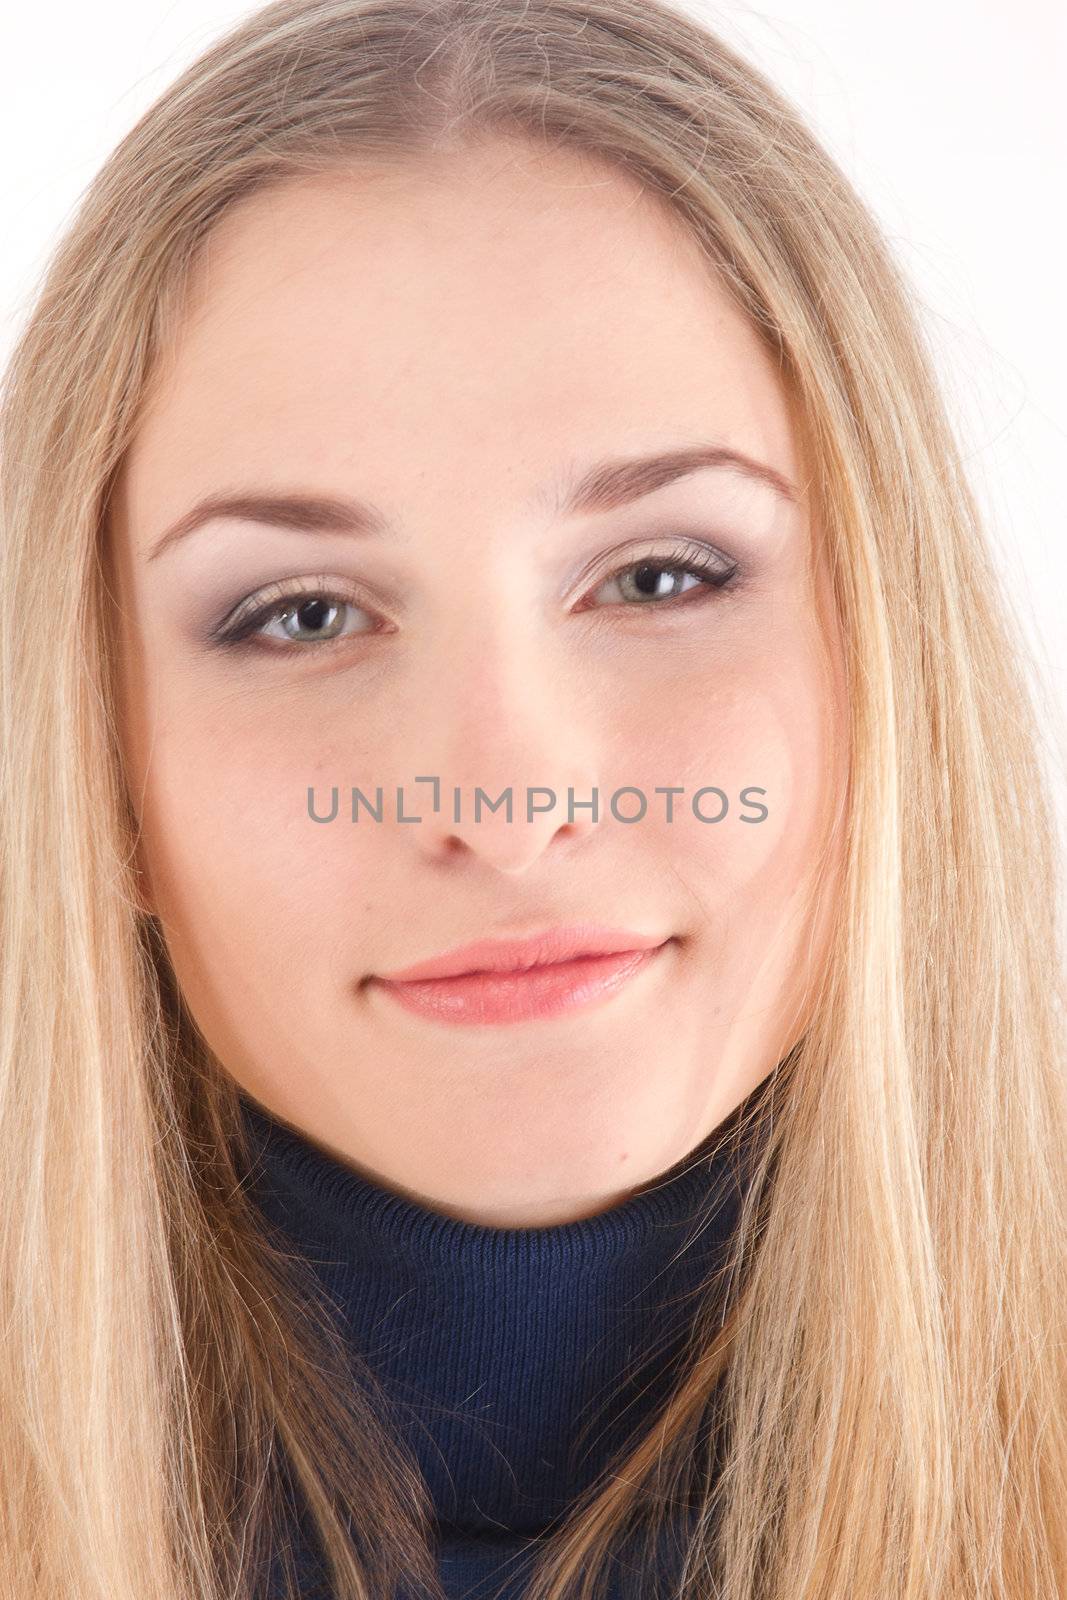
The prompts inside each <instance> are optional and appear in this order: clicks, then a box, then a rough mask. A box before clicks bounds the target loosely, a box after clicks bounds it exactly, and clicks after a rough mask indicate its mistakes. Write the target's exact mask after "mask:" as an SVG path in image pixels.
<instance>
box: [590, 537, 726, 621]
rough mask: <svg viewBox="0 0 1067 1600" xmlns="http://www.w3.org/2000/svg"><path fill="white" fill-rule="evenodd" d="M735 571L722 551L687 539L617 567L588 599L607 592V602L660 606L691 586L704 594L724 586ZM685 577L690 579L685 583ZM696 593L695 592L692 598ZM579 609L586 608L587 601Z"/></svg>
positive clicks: (631, 608)
mask: <svg viewBox="0 0 1067 1600" xmlns="http://www.w3.org/2000/svg"><path fill="white" fill-rule="evenodd" d="M738 571H739V566H738V563H737V562H736V561H734V560H732V559H731V558H730V557H729V556H727V555H724V554H723V553H722V551H720V550H716V549H715V548H714V547H713V546H712V545H707V544H702V543H701V542H700V541H699V540H695V539H687V540H683V541H682V542H681V543H680V544H677V545H675V547H674V548H673V549H671V550H669V551H666V552H664V553H662V554H659V553H652V554H649V555H644V556H641V557H640V558H639V559H638V560H636V561H631V562H628V563H627V565H626V566H624V567H617V568H616V569H615V571H614V572H612V573H611V574H610V575H609V576H608V577H607V578H606V579H605V580H604V582H603V583H602V584H600V585H599V586H598V587H597V588H596V590H594V591H593V594H592V596H591V599H592V601H593V602H595V601H596V598H597V596H598V595H600V596H603V595H604V594H605V592H607V593H608V595H609V598H608V599H607V600H606V601H605V602H604V603H606V604H608V605H612V604H622V605H623V606H624V607H625V608H627V609H630V610H633V609H635V608H636V607H641V606H650V607H651V608H652V609H653V610H662V609H663V603H664V601H672V600H676V599H678V598H679V597H680V596H681V595H683V594H686V593H690V592H692V591H693V590H694V589H696V590H698V591H701V592H702V593H705V594H706V592H707V591H708V590H709V589H712V590H714V589H725V588H726V587H727V586H728V585H729V584H730V583H732V582H733V581H734V579H735V577H736V575H737V573H738ZM686 579H690V580H691V582H690V583H689V584H688V585H686V584H685V580H686ZM612 590H614V594H611V591H612ZM699 597H700V596H699V595H694V599H696V598H699ZM687 603H688V602H687ZM578 609H580V610H585V609H586V602H583V604H582V606H581V607H579V608H578Z"/></svg>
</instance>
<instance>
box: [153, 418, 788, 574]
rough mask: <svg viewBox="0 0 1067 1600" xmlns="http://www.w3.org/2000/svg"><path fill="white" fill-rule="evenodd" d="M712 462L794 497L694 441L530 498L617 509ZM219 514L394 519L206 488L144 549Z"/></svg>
mask: <svg viewBox="0 0 1067 1600" xmlns="http://www.w3.org/2000/svg"><path fill="white" fill-rule="evenodd" d="M711 467H716V468H722V469H726V470H728V471H731V472H735V473H740V474H741V475H742V476H743V477H745V478H747V479H749V480H750V481H751V482H755V483H759V484H762V485H763V486H764V487H765V488H770V489H772V490H773V491H774V493H775V494H776V495H777V496H778V497H779V498H780V499H783V500H786V501H789V502H790V503H795V502H796V501H797V500H799V498H800V496H799V491H798V490H797V488H796V485H795V484H793V483H792V482H791V481H790V480H789V479H788V478H787V477H785V475H784V474H783V473H781V472H778V471H776V469H775V468H774V467H770V466H767V465H765V464H764V463H763V462H760V461H754V460H753V459H752V457H751V456H747V455H745V454H743V453H742V452H741V451H739V450H732V449H730V448H729V447H728V446H726V445H720V444H698V445H689V446H685V447H683V448H681V449H677V450H668V451H659V452H656V453H654V454H651V455H647V454H646V455H638V456H612V457H609V458H607V459H606V460H604V461H598V462H595V463H594V464H593V465H592V466H591V467H587V468H586V469H585V470H584V471H583V472H582V473H581V474H580V475H579V476H577V477H574V476H572V477H571V478H569V479H567V480H565V481H564V482H563V483H561V484H557V485H556V486H555V489H554V494H553V493H548V494H546V493H545V492H544V491H542V492H541V493H540V494H539V495H536V496H535V497H534V501H533V506H534V508H535V509H538V510H545V509H549V510H551V512H552V514H553V515H555V516H580V515H585V514H590V513H591V514H597V513H603V512H606V511H616V510H618V509H619V507H620V506H624V505H629V504H630V503H631V502H632V501H634V500H640V499H642V498H643V496H645V495H648V494H653V493H654V492H655V491H656V490H657V489H662V488H664V487H665V486H666V485H667V484H669V483H674V482H676V481H677V480H678V479H680V478H686V477H689V475H690V474H691V473H694V472H701V471H704V470H706V469H708V468H711ZM220 520H236V521H241V522H259V523H263V524H265V525H267V526H269V527H275V528H288V529H291V530H293V531H295V532H298V533H340V534H348V535H353V534H361V535H389V534H391V533H393V532H395V528H394V525H393V524H392V523H391V522H390V520H389V518H388V517H387V516H386V515H385V513H384V512H383V511H382V510H380V509H379V507H377V506H375V505H372V504H371V503H370V502H369V501H365V500H355V499H349V498H346V497H342V496H337V495H321V494H299V493H291V494H290V493H279V492H273V493H259V492H256V491H254V490H244V491H239V492H237V493H234V494H228V493H215V494H208V495H205V496H204V497H203V499H200V500H198V501H197V502H196V504H195V505H193V506H192V507H190V509H189V510H188V511H186V512H185V513H184V514H183V515H182V516H180V517H179V518H178V520H177V521H176V522H174V523H172V525H171V526H170V527H169V528H168V529H167V530H166V532H165V533H163V534H162V535H161V536H160V538H159V539H157V540H156V542H155V544H154V545H153V546H152V549H151V551H150V552H149V555H148V560H149V561H155V560H156V559H157V557H159V556H161V555H162V554H163V552H164V551H165V550H167V549H169V548H170V547H171V546H172V545H174V544H176V543H177V542H178V541H179V540H180V539H184V538H186V537H187V536H188V535H189V534H190V533H194V532H195V531H196V530H197V529H198V528H202V527H203V526H204V524H205V523H208V522H217V521H220Z"/></svg>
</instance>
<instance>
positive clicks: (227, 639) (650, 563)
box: [208, 540, 741, 655]
mask: <svg viewBox="0 0 1067 1600" xmlns="http://www.w3.org/2000/svg"><path fill="white" fill-rule="evenodd" d="M724 563H726V565H725V566H724ZM641 567H649V568H652V569H653V570H654V571H658V572H676V573H682V574H684V575H685V576H687V577H695V578H702V579H703V580H704V583H705V591H704V595H703V596H702V597H701V598H702V599H703V598H707V597H708V592H709V591H710V593H712V594H715V593H722V592H723V591H724V590H726V589H730V588H737V587H738V586H739V582H740V576H739V575H740V573H741V568H740V564H739V563H738V562H737V561H734V560H732V559H731V558H730V557H727V556H724V555H722V554H721V552H719V551H717V550H715V549H714V548H713V547H712V546H711V545H706V544H702V543H700V542H699V541H696V540H683V541H682V542H681V543H680V544H679V545H677V546H676V547H675V548H674V549H673V550H671V551H669V552H668V553H667V554H665V555H659V554H650V555H642V556H638V557H637V558H636V559H635V560H633V561H628V562H626V563H625V564H624V565H623V566H621V567H615V568H614V569H613V570H612V571H611V572H608V573H605V574H604V576H603V577H601V578H598V579H597V580H596V583H595V586H594V592H595V590H596V589H599V588H601V587H602V586H603V585H604V584H605V583H610V582H611V581H612V580H613V579H618V578H620V577H623V576H625V575H626V574H628V573H632V572H635V571H637V570H638V569H639V568H641ZM306 582H307V584H308V587H306V588H303V587H302V588H293V587H291V586H289V584H288V580H286V581H285V582H283V583H277V584H271V585H269V586H268V588H267V589H265V590H264V591H263V594H264V595H265V596H266V598H265V599H263V600H262V601H261V603H260V604H259V605H257V606H255V608H254V609H253V610H252V611H251V612H246V614H245V615H243V616H242V614H241V613H242V612H245V611H246V607H247V604H248V602H246V601H242V602H241V604H240V605H239V606H238V607H237V608H236V610H235V611H234V612H230V613H228V616H236V619H237V620H236V621H233V622H228V621H227V620H226V618H224V619H223V621H222V622H221V623H219V624H218V626H217V627H215V628H213V629H212V630H211V632H210V634H209V636H208V643H209V644H210V645H212V646H213V647H214V648H216V649H219V650H237V649H241V648H250V649H262V650H267V651H271V652H275V651H276V652H279V653H280V654H282V655H289V654H292V653H294V652H298V651H304V652H307V651H308V650H314V649H319V650H323V649H327V648H329V646H330V645H343V644H345V643H346V642H347V641H348V640H349V639H352V638H355V637H359V636H360V635H361V634H362V635H366V636H368V637H369V636H371V635H373V634H375V633H380V632H381V631H382V630H381V629H380V628H360V629H357V631H356V633H355V634H338V635H334V636H333V637H331V638H328V639H325V640H323V641H321V642H319V643H316V641H315V640H313V639H312V640H305V641H303V642H302V641H300V640H297V639H292V640H289V641H287V642H284V641H282V640H271V641H270V642H269V643H268V642H262V643H261V642H260V641H259V640H258V639H257V638H256V637H255V636H256V634H257V633H258V632H259V630H260V628H262V627H263V626H264V625H265V624H266V623H268V622H271V621H273V620H274V618H275V617H279V616H282V615H283V614H285V613H286V612H292V611H294V610H296V609H297V608H298V607H300V606H302V605H306V604H307V603H308V602H309V601H311V600H324V601H326V602H327V604H329V605H352V606H354V607H355V608H356V609H357V610H363V609H364V608H363V607H362V606H360V605H359V603H358V601H357V600H355V599H354V598H353V596H352V595H350V594H343V593H340V592H339V591H338V590H337V588H336V580H335V579H332V578H328V577H326V576H318V577H313V578H309V579H307V580H306ZM312 585H318V587H312ZM692 603H693V601H692V600H687V599H685V597H684V595H683V596H678V595H672V596H669V597H667V598H666V599H665V600H656V599H650V600H646V601H618V602H615V603H614V604H615V605H617V606H618V607H619V608H620V609H621V610H623V611H644V610H649V611H663V610H664V609H670V610H673V609H675V608H676V607H677V606H678V605H679V604H681V605H690V604H692ZM698 603H699V602H698ZM609 604H610V602H609ZM579 609H585V607H581V608H579ZM594 609H597V610H600V609H603V608H602V607H595V608H594Z"/></svg>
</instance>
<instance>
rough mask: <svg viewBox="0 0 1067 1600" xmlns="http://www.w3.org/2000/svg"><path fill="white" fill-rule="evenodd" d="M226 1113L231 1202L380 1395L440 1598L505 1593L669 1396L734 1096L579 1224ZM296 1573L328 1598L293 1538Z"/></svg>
mask: <svg viewBox="0 0 1067 1600" xmlns="http://www.w3.org/2000/svg"><path fill="white" fill-rule="evenodd" d="M753 1097H754V1096H753ZM240 1101H241V1112H242V1116H243V1117H244V1118H245V1119H246V1123H247V1127H248V1129H249V1133H250V1135H251V1139H252V1144H253V1148H254V1150H255V1151H256V1159H255V1160H254V1162H253V1167H252V1171H251V1174H250V1175H249V1185H248V1187H249V1193H250V1194H251V1196H252V1197H253V1199H254V1201H255V1203H256V1204H257V1205H258V1206H259V1207H260V1208H261V1210H262V1212H263V1214H264V1215H265V1217H266V1218H267V1220H268V1221H269V1222H271V1223H273V1224H274V1225H275V1226H276V1227H277V1228H279V1229H280V1230H281V1231H282V1232H283V1234H284V1235H285V1240H286V1243H287V1246H288V1247H289V1248H291V1249H293V1250H295V1251H297V1252H299V1253H300V1254H301V1255H302V1256H303V1257H304V1258H305V1259H306V1260H307V1261H308V1262H309V1263H310V1264H311V1265H312V1267H313V1269H314V1271H315V1273H316V1275H317V1276H318V1277H319V1278H320V1280H321V1281H322V1283H323V1285H324V1287H325V1289H326V1291H327V1293H328V1295H329V1297H330V1299H331V1300H332V1301H333V1302H334V1304H335V1305H336V1306H337V1308H338V1314H339V1318H340V1322H341V1326H342V1329H343V1332H344V1336H345V1338H346V1340H347V1341H351V1346H352V1348H353V1349H354V1350H355V1351H357V1352H358V1354H359V1356H360V1357H362V1358H363V1359H364V1360H365V1361H366V1362H367V1363H369V1365H370V1367H371V1369H372V1370H373V1372H374V1374H375V1376H376V1377H377V1378H378V1379H379V1380H380V1382H381V1383H382V1384H383V1385H384V1388H385V1390H386V1392H387V1394H388V1396H389V1399H390V1401H391V1402H392V1404H393V1407H394V1408H395V1413H396V1417H397V1418H398V1419H399V1426H400V1429H401V1432H402V1434H403V1438H404V1442H405V1443H406V1445H407V1447H408V1449H409V1450H410V1451H411V1453H412V1454H413V1455H414V1457H415V1459H416V1461H417V1462H418V1465H419V1468H420V1470H421V1473H422V1475H423V1478H424V1479H425V1481H426V1484H427V1486H428V1488H429V1491H430V1494H431V1496H432V1501H433V1505H434V1508H435V1513H436V1520H437V1528H438V1532H439V1570H440V1574H441V1580H442V1584H443V1587H444V1590H445V1593H446V1594H447V1595H448V1596H449V1597H450V1600H453V1597H454V1600H460V1597H463V1600H489V1597H490V1596H493V1595H495V1596H497V1597H498V1600H519V1597H520V1596H521V1595H522V1594H523V1590H524V1582H523V1580H524V1574H525V1573H526V1571H527V1569H528V1564H529V1562H530V1560H531V1559H532V1556H533V1553H534V1541H535V1540H536V1539H537V1537H538V1536H544V1535H546V1534H547V1533H548V1532H549V1531H550V1529H551V1525H552V1524H553V1523H554V1522H555V1521H556V1520H557V1519H558V1518H559V1517H560V1516H561V1515H562V1514H563V1513H564V1512H566V1510H567V1509H568V1507H569V1506H570V1505H571V1502H572V1501H573V1500H574V1497H575V1496H576V1495H578V1494H580V1493H581V1492H582V1491H584V1490H585V1489H586V1488H587V1487H588V1486H589V1485H590V1484H591V1483H593V1481H594V1480H595V1479H597V1478H598V1477H600V1476H601V1474H602V1473H603V1471H604V1469H605V1468H606V1467H607V1466H608V1465H609V1463H610V1462H611V1461H612V1460H613V1458H614V1457H615V1455H616V1452H617V1451H619V1450H620V1449H621V1448H622V1447H623V1446H624V1445H625V1444H626V1443H627V1442H628V1441H633V1440H634V1439H635V1438H636V1435H637V1434H638V1433H639V1432H640V1431H641V1429H642V1428H643V1427H645V1426H647V1425H648V1424H649V1423H650V1421H651V1420H652V1418H653V1415H654V1413H655V1412H656V1410H657V1408H658V1407H659V1406H660V1405H661V1404H662V1402H663V1401H664V1400H665V1398H666V1396H667V1394H668V1392H669V1388H670V1384H671V1378H672V1363H673V1362H674V1361H675V1359H676V1357H677V1356H678V1354H679V1352H680V1349H681V1345H682V1341H683V1339H684V1336H685V1333H686V1330H687V1329H688V1327H689V1326H690V1323H691V1319H692V1317H693V1316H694V1315H695V1312H696V1308H697V1305H698V1303H699V1297H700V1292H701V1289H702V1286H704V1285H705V1284H707V1283H708V1282H709V1281H711V1279H712V1276H713V1274H715V1272H716V1270H717V1269H718V1268H719V1267H720V1266H721V1265H722V1263H723V1260H724V1255H725V1250H726V1247H727V1244H728V1242H729V1240H730V1238H731V1234H732V1231H733V1229H734V1227H735V1226H736V1221H737V1215H738V1210H739V1206H740V1200H741V1196H742V1193H743V1185H744V1181H745V1172H746V1170H747V1168H748V1161H749V1155H748V1154H746V1148H747V1149H748V1150H750V1148H751V1138H749V1139H748V1144H747V1147H746V1146H745V1145H742V1147H741V1152H740V1156H739V1153H738V1150H737V1148H735V1147H733V1145H732V1142H731V1141H727V1140H726V1138H725V1136H726V1134H727V1133H728V1132H729V1131H731V1130H732V1128H733V1125H734V1123H735V1121H736V1119H738V1118H740V1117H741V1116H742V1115H743V1114H744V1112H745V1110H746V1107H747V1105H748V1102H747V1101H745V1102H742V1104H741V1105H740V1106H739V1107H737V1108H735V1110H734V1112H732V1113H731V1114H730V1116H729V1117H728V1118H727V1119H726V1122H725V1123H723V1124H720V1126H719V1127H718V1128H717V1129H715V1130H714V1131H713V1132H712V1133H711V1134H710V1135H709V1136H708V1138H707V1139H705V1140H704V1141H703V1142H702V1143H701V1144H700V1145H699V1146H698V1147H697V1148H696V1149H694V1150H692V1151H690V1152H689V1153H688V1154H687V1155H686V1156H685V1157H684V1158H683V1159H681V1160H680V1161H679V1162H677V1163H676V1164H675V1165H674V1166H673V1167H671V1168H670V1169H669V1170H668V1171H667V1172H665V1173H662V1174H661V1175H660V1176H659V1177H657V1178H655V1179H653V1180H651V1181H650V1182H648V1183H646V1184H644V1185H643V1186H642V1187H641V1188H639V1189H637V1190H636V1191H634V1192H632V1193H631V1194H630V1195H628V1196H626V1197H625V1198H623V1199H622V1200H621V1201H619V1202H617V1203H616V1204H613V1205H611V1206H610V1207H609V1208H608V1209H607V1210H605V1211H602V1212H600V1213H599V1214H598V1215H596V1216H591V1217H587V1218H583V1219H581V1220H579V1221H574V1222H566V1223H562V1224H557V1225H554V1226H549V1227H530V1228H496V1227H491V1226H485V1225H481V1224H474V1223H470V1222H465V1221H460V1220H457V1219H455V1218H452V1217H449V1216H447V1215H446V1214H444V1213H443V1212H439V1211H436V1210H435V1209H433V1207H432V1206H429V1205H424V1204H420V1203H417V1202H414V1201H412V1200H411V1199H409V1198H407V1197H404V1196H401V1195H399V1194H397V1193H396V1192H394V1191H393V1190H390V1189H388V1188H387V1187H385V1186H384V1185H383V1184H379V1183H377V1182H375V1181H372V1180H370V1179H368V1178H367V1177H366V1176H364V1175H362V1174H361V1173H359V1172H357V1171H356V1170H355V1169H354V1168H352V1167H350V1166H348V1165H347V1164H345V1163H344V1162H342V1161H340V1160H338V1159H336V1158H334V1157H333V1156H332V1155H330V1154H328V1153H327V1152H326V1151H325V1150H323V1149H322V1148H321V1147H320V1146H319V1145H317V1144H316V1143H314V1142H313V1141H312V1140H311V1139H310V1138H308V1137H306V1136H304V1135H303V1134H302V1133H300V1132H299V1131H297V1130H295V1129H294V1128H292V1127H291V1126H290V1125H288V1124H287V1123H284V1122H282V1121H281V1120H280V1119H278V1118H276V1117H274V1116H272V1115H271V1114H270V1113H268V1112H267V1111H266V1110H265V1109H264V1108H263V1107H262V1106H260V1105H259V1104H258V1103H257V1102H255V1101H253V1100H251V1099H250V1098H249V1097H247V1096H246V1095H245V1094H244V1092H243V1091H242V1092H241V1094H240ZM726 1145H730V1148H728V1149H727V1148H726ZM721 1292H722V1291H721V1289H716V1290H715V1293H717V1294H721ZM297 1547H298V1548H299V1542H298V1545H297ZM664 1560H665V1561H666V1555H665V1557H664ZM301 1562H302V1565H301V1574H302V1581H303V1582H304V1583H305V1585H306V1586H305V1588H304V1589H303V1591H302V1592H303V1593H304V1594H305V1595H306V1596H307V1600H311V1597H312V1596H314V1597H315V1600H329V1597H330V1590H329V1588H328V1587H326V1586H325V1585H324V1581H323V1579H322V1572H321V1569H320V1568H319V1567H318V1566H317V1564H316V1562H315V1559H314V1555H313V1551H312V1549H311V1548H310V1545H309V1548H308V1549H307V1550H306V1551H301ZM613 1582H614V1583H615V1587H614V1588H613V1590H612V1592H611V1600H624V1597H626V1600H630V1597H633V1600H637V1597H639V1596H640V1597H642V1600H644V1597H645V1596H646V1595H647V1594H648V1593H649V1592H650V1586H649V1585H643V1582H642V1576H641V1574H640V1573H639V1572H633V1571H630V1570H627V1568H626V1566H625V1564H620V1570H619V1575H618V1577H617V1579H614V1580H613ZM268 1592H273V1591H270V1590H269V1589H265V1591H264V1593H265V1596H266V1595H267V1593H268Z"/></svg>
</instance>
